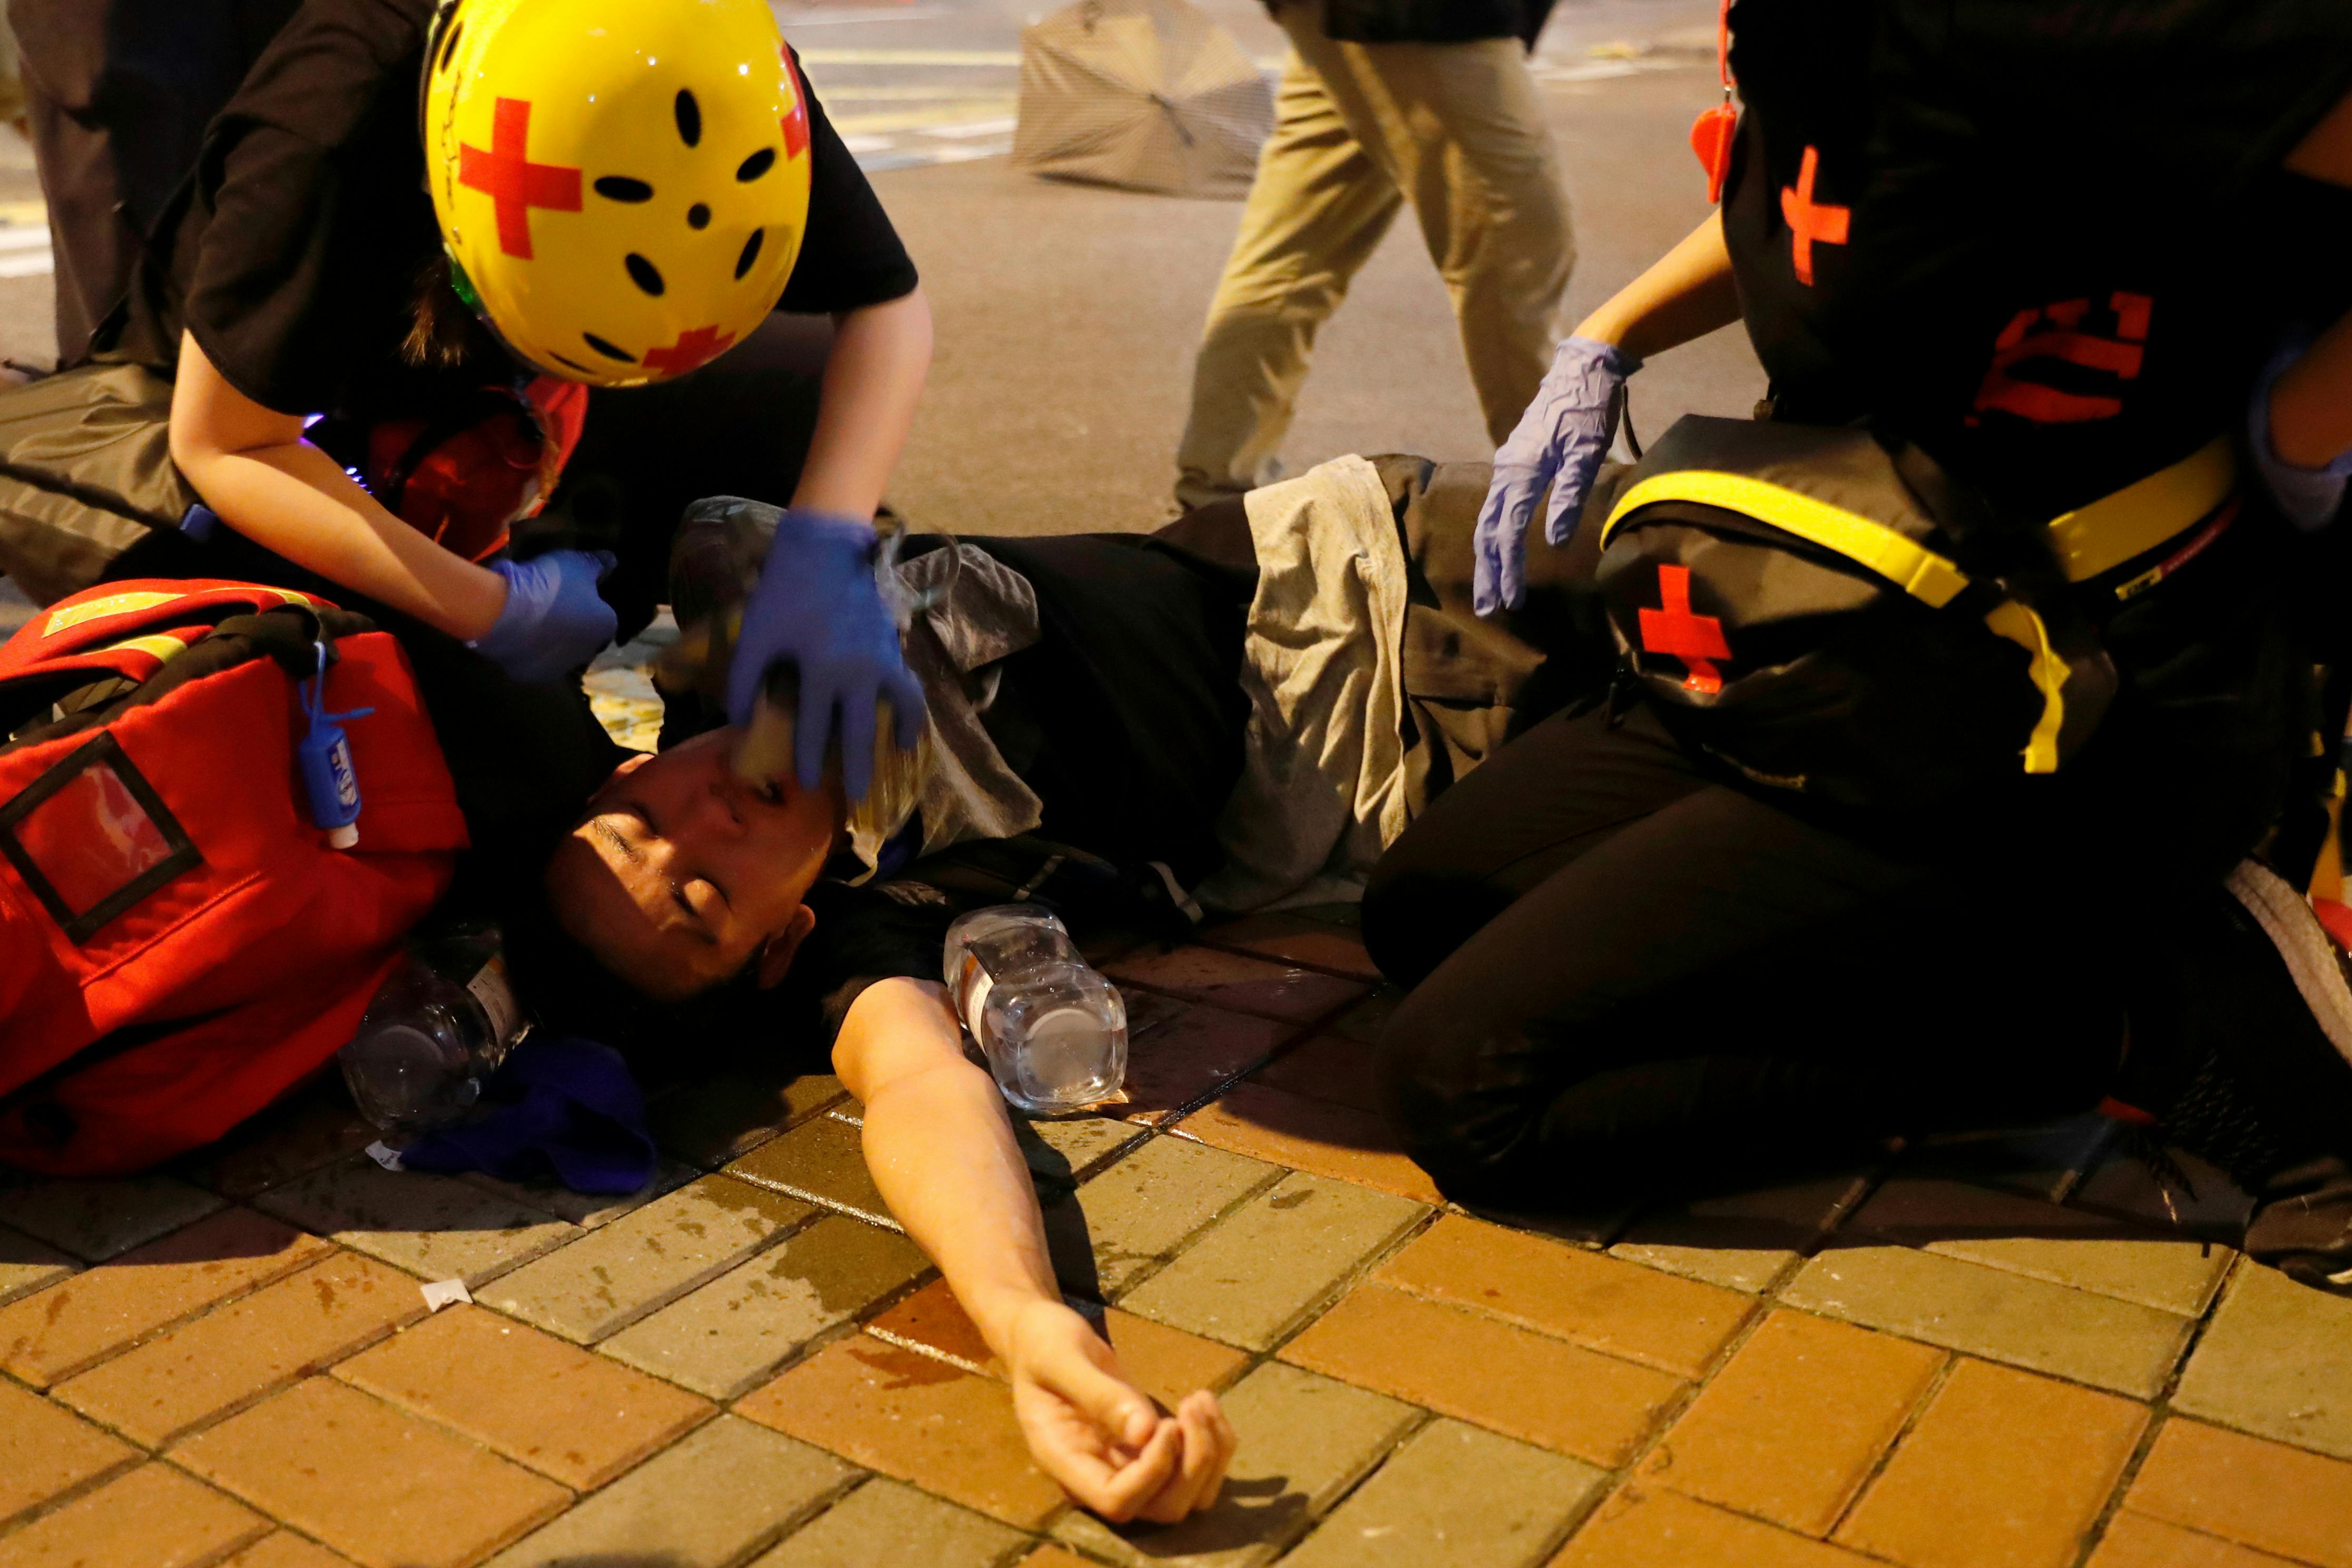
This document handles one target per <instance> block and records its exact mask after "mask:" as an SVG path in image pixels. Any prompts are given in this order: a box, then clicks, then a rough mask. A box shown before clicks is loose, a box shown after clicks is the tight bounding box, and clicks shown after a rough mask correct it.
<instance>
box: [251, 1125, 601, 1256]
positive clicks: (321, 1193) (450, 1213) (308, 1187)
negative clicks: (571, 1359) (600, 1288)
mask: <svg viewBox="0 0 2352 1568" xmlns="http://www.w3.org/2000/svg"><path fill="white" fill-rule="evenodd" d="M253 1201H254V1206H255V1207H257V1208H258V1209H260V1210H262V1211H263V1212H264V1213H266V1214H272V1215H277V1216H278V1218H280V1219H282V1220H285V1221H286V1222H287V1223H288V1224H289V1225H299V1226H301V1227H302V1228H303V1229H305V1230H308V1231H312V1232H315V1233H317V1234H318V1235H320V1236H329V1237H333V1238H334V1239H335V1240H337V1241H340V1242H341V1243H342V1244H343V1245H344V1246H346V1247H353V1248H356V1249H357V1250H359V1251H361V1252H364V1253H367V1254H369V1255H370V1256H372V1257H375V1258H383V1260H384V1261H385V1262H386V1263H389V1264H391V1265H392V1266H393V1267H394V1268H405V1269H407V1270H408V1271H409V1272H410V1273H412V1274H415V1275H418V1276H420V1277H421V1278H424V1279H463V1280H465V1281H466V1283H467V1285H469V1286H478V1285H480V1284H481V1283H482V1282H483V1281H485V1280H487V1279H490V1278H492V1277H493V1276H495V1275H498V1274H499V1273H502V1272H504V1271H505V1270H507V1269H509V1268H513V1267H514V1266H515V1265H516V1264H518V1263H520V1262H521V1261H523V1260H524V1259H525V1258H535V1257H537V1256H538V1255H539V1254H541V1253H542V1252H545V1251H547V1250H549V1249H550V1248H551V1247H561V1246H562V1245H563V1244H564V1243H565V1242H567V1241H570V1240H571V1239H572V1237H576V1236H578V1235H579V1234H580V1229H579V1227H578V1226H574V1225H572V1224H570V1223H568V1222H566V1221H563V1220H560V1219H557V1218H556V1217H555V1216H554V1215H551V1214H548V1213H546V1212H545V1211H544V1210H541V1209H535V1208H530V1207H526V1206H525V1205H521V1204H519V1203H516V1202H515V1201H513V1200H512V1199H511V1198H508V1197H505V1196H502V1195H500V1194H496V1193H490V1192H485V1191H483V1190H482V1189H481V1188H480V1187H478V1186H475V1185H473V1184H470V1183H467V1182H461V1181H458V1180H457V1179H456V1178H454V1177H450V1176H431V1175H426V1174H425V1173H422V1172H417V1171H400V1172H394V1171H387V1170H384V1169H383V1168H382V1167H381V1166H379V1165H378V1164H377V1163H375V1162H374V1161H373V1160H371V1159H369V1158H368V1157H367V1156H366V1155H365V1154H354V1155H352V1156H351V1157H350V1158H348V1159H345V1160H341V1161H339V1162H337V1163H334V1164H332V1165H329V1166H326V1167H325V1168H323V1169H321V1170H318V1171H313V1172H312V1173H310V1174H309V1175H307V1176H303V1177H300V1178H298V1179H297V1180H295V1181H291V1182H289V1183H287V1184H285V1185H284V1186H282V1187H272V1188H271V1189H270V1190H269V1191H268V1192H266V1193H264V1194H261V1195H260V1196H259V1197H257V1198H256V1199H254V1200H253Z"/></svg>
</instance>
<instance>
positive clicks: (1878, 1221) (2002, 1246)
mask: <svg viewBox="0 0 2352 1568" xmlns="http://www.w3.org/2000/svg"><path fill="white" fill-rule="evenodd" d="M1847 1228H1848V1229H1849V1230H1853V1231H1856V1232H1861V1233H1865V1234H1872V1235H1878V1236H1884V1237H1887V1238H1888V1239H1889V1240H1893V1241H1901V1242H1906V1243H1907V1244H1909V1245H1912V1246H1915V1247H1926V1248H1927V1250H1928V1251H1930V1252H1937V1253H1941V1254H1943V1255H1944V1256H1945V1257H1947V1258H1966V1259H1968V1260H1969V1262H1971V1263H1982V1264H1986V1265H1988V1266H1990V1267H1991V1268H2006V1269H2008V1270H2010V1271H2011V1273H2015V1274H2023V1275H2026V1276H2028V1277H2030V1278H2032V1279H2046V1280H2049V1281H2050V1282H2051V1283H2053V1284H2055V1285H2070V1286H2073V1287H2074V1289H2078V1290H2090V1291H2095V1292H2096V1293H2097V1294H2099V1295H2102V1296H2113V1297H2115V1298H2116V1299H2117V1300H2124V1301H2137V1302H2138V1303H2139V1304H2140V1305H2141V1306H2143V1307H2155V1308H2158V1309H2159V1310H2163V1311H2167V1312H2178V1313H2182V1314H2185V1315H2188V1316H2190V1317H2194V1316H2195V1315H2196V1314H2198V1313H2199V1312H2201V1311H2203V1310H2205V1303H2206V1302H2208V1301H2210V1300H2212V1299H2213V1291H2214V1289H2215V1287H2217V1286H2218V1285H2220V1284H2221V1275H2222V1273H2223V1272H2224V1271H2225V1270H2226V1269H2227V1268H2229V1266H2230V1260H2231V1258H2232V1257H2233V1256H2234V1255H2233V1254H2232V1253H2231V1252H2230V1251H2229V1249H2228V1248H2226V1247H2209V1246H2206V1245H2204V1244H2203V1243H2200V1242H2198V1241H2194V1240H2191V1239H2189V1237H2183V1236H2180V1235H2179V1234H2177V1233H2176V1234H2174V1235H2171V1236H2168V1237H2151V1236H2148V1235H2147V1234H2145V1233H2138V1234H2135V1233H2134V1232H2133V1231H2132V1230H2131V1229H2130V1228H2128V1227H2126V1226H2122V1225H2119V1224H2117V1223H2116V1221H2113V1220H2110V1219H2107V1218H2105V1217H2104V1216H2101V1215H2095V1214H2092V1213H2090V1212H2088V1211H2086V1210H2084V1209H2074V1208H2063V1207H2061V1206H2060V1205H2056V1204H2053V1203H2044V1202H2042V1201H2041V1200H2039V1199H2035V1198H2029V1197H2024V1196H2021V1195H2017V1194H2009V1193H1999V1192H1994V1191H1991V1190H1990V1189H1988V1188H1985V1187H1978V1186H1970V1185H1968V1184H1964V1183H1960V1182H1952V1181H1939V1180H1929V1179H1921V1178H1910V1179H1905V1180H1898V1181H1893V1182H1889V1183H1887V1184H1885V1186H1882V1187H1880V1188H1879V1189H1878V1191H1877V1192H1876V1193H1874V1194H1872V1196H1871V1199H1870V1201H1869V1202H1868V1203H1866V1204H1864V1205H1863V1206H1862V1208H1861V1209H1860V1211H1859V1212H1857V1213H1856V1214H1855V1215H1854V1216H1853V1219H1852V1221H1850V1222H1849V1224H1848V1226H1847Z"/></svg>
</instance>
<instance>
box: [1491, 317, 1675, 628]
mask: <svg viewBox="0 0 2352 1568" xmlns="http://www.w3.org/2000/svg"><path fill="white" fill-rule="evenodd" d="M1641 368H1642V362H1641V361H1640V360H1637V359H1633V358H1631V357H1629V356H1628V355H1626V354H1625V353H1622V352H1621V351H1620V350H1618V349H1617V348H1615V347H1614V346H1612V345H1611V344H1609V343H1602V342H1594V341H1593V340H1592V339H1591V338H1568V339H1564V340H1563V341H1562V342H1561V343H1560V345H1559V353H1556V354H1555V355H1553V356H1552V362H1551V369H1550V370H1549V371H1547V372H1545V373H1544V378H1543V385H1541V386H1540V387H1538V388H1537V389H1536V395H1535V401H1534V402H1532V403H1530V404H1528V411H1527V412H1526V413H1525V414H1522V415H1521V416H1519V423H1518V427H1517V429H1515V430H1513V431H1512V432H1511V435H1510V439H1508V440H1507V441H1505V442H1504V443H1503V444H1502V446H1501V447H1498V448H1497V449H1496V453H1495V478H1494V481H1493V482H1492V483H1491V484H1490V485H1488V487H1487V489H1486V505H1484V506H1482V507H1480V508H1479V509H1478V530H1477V532H1476V534H1475V536H1474V537H1475V552H1476V572H1475V575H1474V577H1473V578H1472V581H1471V593H1470V607H1471V608H1472V609H1474V610H1475V611H1477V612H1478V613H1479V614H1480V615H1482V616H1491V615H1493V614H1494V613H1495V612H1496V610H1498V609H1501V608H1503V607H1504V606H1506V605H1507V606H1509V607H1510V608H1512V609H1517V608H1518V607H1519V601H1520V599H1521V598H1523V597H1524V596H1525V595H1526V593H1527V574H1528V519H1529V518H1531V517H1533V516H1534V515H1535V510H1536V503H1537V502H1538V501H1540V500H1543V495H1544V489H1545V487H1547V486H1549V487H1550V489H1551V506H1550V508H1549V510H1548V511H1546V513H1545V514H1544V537H1545V538H1546V539H1547V540H1549V541H1550V542H1551V543H1552V545H1553V546H1554V547H1555V548H1557V547H1558V546H1559V545H1563V544H1566V543H1567V542H1569V540H1570V537H1571V536H1573V535H1574V534H1575V532H1576V520H1577V517H1578V515H1579V514H1580V512H1581V511H1582V510H1584V498H1585V496H1586V495H1587V494H1588V493H1589V492H1590V491H1591V489H1592V476H1593V475H1594V474H1596V473H1598V472H1600V470H1601V458H1605V457H1607V456H1608V455H1609V444H1610V443H1611V442H1612V441H1614V440H1615V439H1616V438H1617V393H1618V389H1619V388H1621V387H1622V386H1623V385H1624V384H1625V378H1626V377H1627V376H1629V375H1631V374H1633V373H1634V372H1635V371H1637V370H1639V369H1641Z"/></svg>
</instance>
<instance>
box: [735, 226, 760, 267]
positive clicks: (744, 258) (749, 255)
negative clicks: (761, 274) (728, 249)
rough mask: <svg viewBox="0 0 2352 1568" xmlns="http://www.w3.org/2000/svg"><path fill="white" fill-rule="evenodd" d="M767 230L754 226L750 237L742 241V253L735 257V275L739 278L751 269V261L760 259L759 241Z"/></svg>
mask: <svg viewBox="0 0 2352 1568" xmlns="http://www.w3.org/2000/svg"><path fill="white" fill-rule="evenodd" d="M767 232H768V231H767V230H766V229H763V228H755V229H753V230H752V231H751V238H749V239H747V240H745V241H744V242H743V254H742V255H740V256H739V257H737V258H735V276H736V277H738V278H740V277H742V276H743V274H745V273H746V272H749V271H751V263H753V262H755V261H757V260H759V259H760V241H761V238H762V237H765V236H766V234H767Z"/></svg>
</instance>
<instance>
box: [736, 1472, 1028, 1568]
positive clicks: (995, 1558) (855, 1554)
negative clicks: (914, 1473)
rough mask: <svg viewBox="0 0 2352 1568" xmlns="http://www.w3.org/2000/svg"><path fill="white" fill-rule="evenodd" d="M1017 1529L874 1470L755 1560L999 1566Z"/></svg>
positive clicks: (764, 1567) (775, 1567) (847, 1566)
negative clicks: (857, 1485)
mask: <svg viewBox="0 0 2352 1568" xmlns="http://www.w3.org/2000/svg"><path fill="white" fill-rule="evenodd" d="M1025 1539H1026V1538H1025V1537H1024V1536H1023V1535H1022V1534H1021V1532H1020V1531H1016V1530H1013V1529H1011V1528H1010V1527H1008V1526H1005V1525H1002V1524H999V1523H997V1522H996V1521H994V1520H992V1519H989V1518H986V1517H984V1516H982V1515H981V1514H977V1513H973V1512H971V1510H968V1509H961V1508H958V1507H956V1506H955V1505H954V1504H953V1503H949V1502H941V1501H940V1500H939V1499H937V1498H935V1497H932V1496H931V1495H930V1494H929V1493H928V1492H921V1491H917V1490H916V1489H914V1488H913V1487H910V1486H907V1485H904V1484H902V1483H900V1482H898V1481H894V1480H891V1479H887V1477H882V1476H877V1477H875V1478H874V1479H871V1480H869V1481H867V1482H866V1483H865V1484H864V1485H863V1486H861V1487H859V1488H858V1489H856V1491H854V1492H851V1493H850V1494H849V1495H848V1496H847V1497H845V1498H844V1499H842V1500H841V1501H840V1502H838V1503H836V1504H835V1505H834V1506H833V1507H832V1508H829V1509H827V1510H825V1511H824V1513H823V1514H821V1515H820V1516H818V1518H817V1519H816V1520H815V1521H814V1522H812V1523H810V1524H809V1525H807V1526H806V1527H805V1528H803V1529H801V1530H797V1531H793V1533H792V1535H790V1536H789V1537H787V1538H786V1539H785V1541H784V1542H783V1543H782V1545H780V1546H778V1547H777V1548H776V1549H775V1550H774V1551H772V1552H768V1553H767V1554H766V1555H765V1556H763V1557H761V1558H760V1559H759V1560H758V1561H757V1562H755V1563H752V1565H751V1568H878V1565H879V1564H883V1563H908V1564H918V1563H919V1564H920V1565H921V1568H998V1564H1000V1563H1003V1562H1004V1561H1005V1560H1006V1559H1007V1558H1008V1557H1010V1556H1011V1555H1013V1552H1015V1551H1016V1550H1018V1549H1019V1547H1020V1546H1021V1544H1022V1543H1023V1542H1024V1540H1025Z"/></svg>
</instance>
